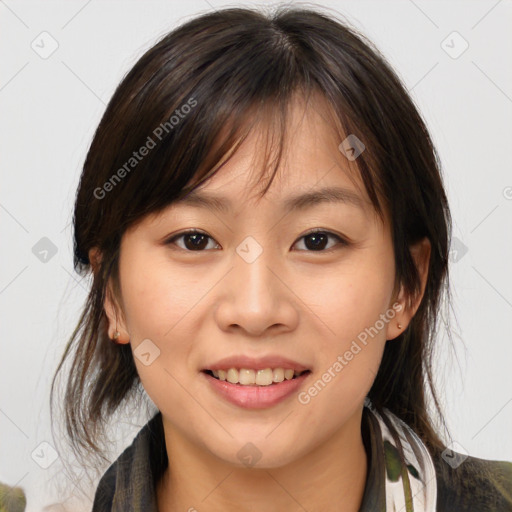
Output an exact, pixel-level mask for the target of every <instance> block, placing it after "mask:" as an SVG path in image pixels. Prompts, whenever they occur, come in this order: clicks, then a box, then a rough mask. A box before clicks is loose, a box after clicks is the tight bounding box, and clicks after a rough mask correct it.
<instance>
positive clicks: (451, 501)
mask: <svg viewBox="0 0 512 512" xmlns="http://www.w3.org/2000/svg"><path fill="white" fill-rule="evenodd" d="M448 454H449V456H448ZM448 454H447V453H445V456H444V458H443V456H442V453H437V454H435V455H434V456H433V457H432V459H433V462H434V465H435V468H436V475H437V510H438V511H439V512H444V511H446V512H448V511H454V510H456V511H458V512H465V511H468V512H469V511H474V510H478V511H479V512H512V463H511V462H505V461H495V460H485V459H479V458H476V457H467V458H466V456H465V455H462V454H460V453H457V452H451V451H450V452H448Z"/></svg>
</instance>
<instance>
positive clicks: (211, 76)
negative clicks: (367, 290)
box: [51, 7, 451, 455]
mask: <svg viewBox="0 0 512 512" xmlns="http://www.w3.org/2000/svg"><path fill="white" fill-rule="evenodd" d="M312 93H319V94H320V95H321V97H323V98H324V99H325V100H326V102H327V104H328V105H329V108H330V110H331V113H332V124H333V129H337V130H338V133H339V141H340V142H341V141H342V140H343V139H344V138H345V137H346V136H347V135H348V134H355V135H356V136H357V137H358V138H359V139H360V140H361V141H362V142H363V143H364V144H365V146H366V150H365V151H364V152H363V153H362V154H361V155H360V156H359V157H358V158H357V159H356V160H355V161H354V162H351V165H353V169H354V170H355V171H356V170H357V172H359V175H360V177H361V179H362V182H363V183H364V186H365V188H366V191H367V193H368V196H369V198H370V199H371V202H372V204H373V207H374V209H375V211H376V212H377V214H378V215H379V216H380V217H381V218H384V215H386V214H387V215H389V219H390V222H391V232H392V239H393V246H394V255H395V265H396V283H395V289H396V290H397V289H398V287H399V286H400V285H403V286H404V287H405V290H406V293H407V294H408V297H409V298H411V297H414V296H415V295H416V294H417V293H418V292H419V291H420V289H421V288H420V279H419V274H418V272H417V268H416V266H415V264H414V260H413V258H412V256H411V253H410V250H409V247H410V245H411V244H414V243H415V242H417V241H419V240H421V239H422V238H424V237H427V238H428V239H429V240H430V243H431V247H432V250H431V255H430V261H429V268H428V270H429V272H428V281H427V284H426V289H425V292H424V296H423V299H422V301H421V303H420V306H419V308H418V310H417V312H416V314H415V316H414V317H413V319H412V321H411V322H410V324H409V326H408V328H407V329H406V330H405V332H403V333H402V334H401V335H400V336H399V337H398V338H397V339H396V340H394V341H393V342H390V343H387V344H386V348H385V351H384V355H383V359H382V363H381V366H380V369H379V371H378V374H377V376H376V378H375V382H374V384H373V386H372V388H371V390H370V392H369V398H370V399H371V400H372V402H373V404H374V406H375V407H376V408H377V409H378V410H382V408H384V407H386V408H388V409H389V410H391V411H392V412H394V413H395V414H396V415H398V416H399V417H400V418H401V419H402V420H403V421H405V422H406V423H407V424H408V425H410V426H411V427H412V428H413V429H414V430H415V431H416V432H417V434H418V435H419V436H420V437H421V438H422V439H423V440H424V442H425V443H426V444H427V446H428V447H429V448H430V449H434V448H435V449H441V448H442V447H443V443H442V441H441V439H440V437H439V435H438V431H439V428H438V427H437V426H436V422H435V420H434V419H433V416H432V414H431V412H429V407H430V404H431V405H433V408H434V411H436V413H437V415H438V420H439V422H440V425H441V426H442V428H444V429H446V426H445V424H444V420H443V415H442V413H441V410H440V407H439V403H438V400H437V398H436V392H435V389H434V384H433V375H432V355H433V347H434V340H435V338H436V336H437V321H438V317H439V312H440V306H441V304H442V300H441V299H442V292H443V291H446V292H447V294H448V295H449V286H448V251H449V242H450V232H451V218H450V212H449V208H448V202H447V198H446V195H445V192H444V189H443V183H442V178H441V171H440V162H439V159H438V156H437V153H436V151H435V148H434V147H433V144H432V141H431V138H430V136H429V134H428V131H427V128H426V126H425V124H424V122H423V120H422V118H421V116H420V114H419V112H418V110H417V108H416V107H415V105H414V103H413V102H412V100H411V98H410V97H409V95H408V93H407V90H406V89H405V87H404V86H403V85H402V83H401V81H400V80H399V78H398V77H397V76H396V74H395V73H394V71H393V70H392V69H391V68H390V66H389V65H388V64H387V63H386V61H385V59H384V58H383V57H382V56H381V54H380V53H379V52H378V50H377V49H376V48H375V47H374V46H373V45H372V43H371V42H370V41H368V40H367V39H366V38H365V37H364V36H363V35H361V34H359V33H357V32H356V30H354V29H353V28H350V27H349V26H348V25H347V24H346V23H342V22H340V21H337V20H335V19H333V17H331V16H330V15H326V14H323V13H321V12H319V11H318V10H310V9H303V8H286V7H285V8H283V7H281V8H278V9H277V10H276V11H275V12H273V13H272V14H264V13H262V12H260V11H256V10H250V9H241V8H240V9H225V10H219V11H216V12H212V13H208V14H205V15H201V16H199V17H196V18H194V19H192V20H191V21H189V22H187V23H185V24H183V25H182V26H180V27H178V28H177V29H175V30H173V31H172V32H170V33H169V34H168V35H166V36H165V37H163V38H162V39H161V40H160V41H159V42H158V43H157V44H156V45H154V46H153V47H152V48H151V49H149V50H148V51H147V52H146V53H145V54H144V55H143V56H142V57H141V58H140V60H139V61H138V62H137V63H136V64H135V66H134V67H133V69H131V70H130V71H129V73H128V74H127V75H126V76H125V77H124V79H123V80H122V82H121V83H120V84H119V86H118V87H117V90H116V91H115V93H114V95H113V97H112V99H111V100H110V102H109V104H108V106H107V108H106V111H105V113H104V115H103V118H102V119H101V122H100V124H99V126H98V128H97V130H96V133H95V135H94V138H93V141H92V143H91V146H90V149H89V151H88V154H87V158H86V161H85V164H84V168H83V172H82V175H81V179H80V184H79V187H78V191H77V196H76V203H75V211H74V265H75V269H76V271H77V272H79V273H80V274H82V275H87V274H88V273H89V272H91V262H90V261H89V257H88V253H89V250H90V249H91V248H93V247H97V248H99V250H100V251H101V254H102V258H101V262H100V264H99V267H98V268H97V269H94V272H93V283H92V287H91V290H90V294H89V296H88V299H87V302H86V305H85V307H84V310H83V312H82V315H81V318H80V321H79V324H78V325H77V327H76V329H75V331H74V332H73V334H72V336H71V339H70V341H69V342H68V344H67V347H66V350H65V353H64V355H63V357H62V360H61V361H60V364H59V366H58V368H57V371H56V372H55V376H54V379H53V382H52V391H51V395H52V398H53V396H54V392H55V390H54V386H55V382H56V378H57V375H58V374H59V371H60V370H61V369H62V368H63V364H64V362H65V361H66V360H68V361H69V360H71V363H70V365H71V366H70V369H69V370H66V375H67V384H66V388H65V397H64V414H65V425H66V428H67V432H68V435H69V437H70V439H71V442H72V446H73V449H76V450H77V451H81V450H86V451H90V452H91V453H92V452H95V453H96V454H100V448H99V445H98V444H97V441H98V440H99V439H101V435H100V434H101V432H102V429H104V427H105V425H106V423H107V421H108V420H109V418H110V417H111V415H112V414H113V413H114V411H116V410H118V409H119V406H120V405H121V404H122V403H125V404H126V403H128V402H129V400H128V399H129V398H133V397H134V396H136V395H137V393H138V391H140V389H141V386H140V380H139V378H138V374H137V371H136V367H135V364H134V361H133V356H132V352H131V347H130V345H129V344H127V345H116V344H114V343H113V342H112V341H111V340H110V339H109V337H108V334H107V327H108V323H107V318H106V315H105V312H104V308H103V304H104V299H105V294H106V293H107V283H108V281H109V279H111V280H112V283H113V288H114V297H116V298H117V299H118V303H121V302H120V295H119V275H118V259H119V248H120V242H121V238H122V236H123V233H124V232H125V231H126V230H127V229H128V228H129V227H132V226H135V225H136V223H137V222H139V221H141V220H142V219H143V218H144V217H145V216H146V215H148V214H150V213H157V212H159V211H161V210H162V209H164V208H165V207H166V206H168V205H169V204H171V203H172V202H173V201H175V200H177V199H179V198H181V197H183V196H184V195H186V194H187V193H188V192H190V191H191V190H192V189H193V188H195V187H197V186H198V185H199V184H202V183H204V182H205V181H206V180H207V179H208V178H209V177H211V176H212V175H213V174H214V173H215V172H216V171H217V170H218V169H219V168H220V165H221V164H222V163H223V162H225V161H226V158H229V156H230V155H231V154H232V153H233V152H234V151H236V149H237V148H238V147H239V144H241V142H242V141H243V140H244V139H245V137H246V136H247V134H248V133H249V132H250V130H251V129H252V127H253V126H254V125H255V122H256V121H254V120H255V119H259V118H261V119H267V120H268V119H271V120H272V121H273V122H275V126H277V128H276V132H277V133H278V134H280V136H281V137H280V143H279V144H278V145H277V147H278V149H279V151H278V152H277V157H276V158H275V159H274V166H273V173H272V175H271V179H270V180H269V182H268V184H267V187H266V188H265V189H264V190H263V194H264V193H265V192H266V191H267V190H268V187H269V186H270V183H271V181H272V179H273V177H274V175H275V172H276V170H277V168H278V164H279V160H280V157H281V150H282V142H283V137H284V135H285V132H286V126H287V125H286V119H287V112H288V109H289V106H290V102H291V101H292V99H293V97H294V95H295V94H299V95H301V96H302V97H305V98H307V97H309V96H310V95H311V94H312ZM258 116H260V117H258ZM150 139H151V141H150ZM143 146H145V147H146V148H150V149H149V151H147V152H146V155H145V156H144V157H143V158H142V157H141V158H140V159H139V158H135V156H134V151H138V150H139V148H142V147H143ZM123 169H124V172H123ZM52 401H53V400H51V402H52ZM53 414H54V413H53V409H52V415H53ZM103 432H104V430H103ZM100 455H101V454H100Z"/></svg>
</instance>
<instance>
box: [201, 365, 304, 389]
mask: <svg viewBox="0 0 512 512" xmlns="http://www.w3.org/2000/svg"><path fill="white" fill-rule="evenodd" d="M202 372H203V373H205V374H206V375H209V376H210V377H213V378H214V379H216V380H218V381H226V382H229V383H230V384H234V385H237V386H257V387H260V386H262V387H263V386H265V387H268V386H275V385H278V384H279V383H281V382H284V381H289V380H295V379H297V378H299V377H301V376H303V375H306V374H309V373H311V370H303V371H297V370H293V369H284V368H265V369H263V370H251V369H247V368H240V369H237V368H228V369H225V370H222V369H219V370H208V369H205V370H202Z"/></svg>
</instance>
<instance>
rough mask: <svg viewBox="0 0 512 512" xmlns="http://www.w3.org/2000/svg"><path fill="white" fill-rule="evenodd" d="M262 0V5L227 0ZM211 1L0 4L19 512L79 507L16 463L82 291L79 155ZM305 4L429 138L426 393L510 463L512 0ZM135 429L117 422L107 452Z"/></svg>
mask: <svg viewBox="0 0 512 512" xmlns="http://www.w3.org/2000/svg"><path fill="white" fill-rule="evenodd" d="M262 4H265V5H266V6H269V5H270V3H268V2H249V3H247V2H246V3H238V2H237V3H232V4H229V5H231V6H233V5H237V6H239V5H262ZM226 5H228V4H224V3H222V2H220V1H214V0H208V1H205V0H201V1H199V0H197V1H196V0H190V1H188V2H186V5H184V4H183V3H182V2H175V1H167V2H156V1H139V2H128V1H122V2H121V1H118V2H114V1H108V2H107V1H102V2H100V1H99V0H92V1H91V0H89V1H74V0H72V1H70V0H67V1H65V2H64V1H60V2H51V1H45V2H23V1H14V0H5V1H0V20H1V29H0V51H1V62H2V66H1V70H2V72H1V75H0V109H1V111H0V119H1V148H0V154H1V172H2V175H1V176H2V186H1V191H0V219H1V223H0V230H1V232H0V233H1V234H0V236H1V240H2V249H3V251H2V256H3V263H2V265H1V266H0V307H1V312H2V322H1V326H0V329H1V331H0V340H1V344H2V345H1V347H2V348H1V356H0V361H1V365H2V366H1V371H0V389H1V397H0V481H3V482H5V483H9V484H11V485H14V484H17V485H20V486H22V487H23V488H24V489H25V491H26V493H27V496H28V505H27V511H29V512H31V511H39V510H42V509H43V508H44V507H45V506H47V505H48V504H50V503H57V502H60V503H63V504H65V506H66V507H67V508H64V505H62V506H61V508H55V509H54V510H89V509H90V506H91V504H90V502H88V500H87V499H85V498H80V499H79V500H77V499H76V498H73V495H74V494H77V493H75V492H74V491H73V487H72V486H71V488H69V486H68V488H67V489H65V490H62V491H61V492H60V493H59V491H58V489H57V488H58V487H59V486H62V485H63V482H64V481H66V479H65V478H63V477H62V470H61V460H60V459H57V460H56V461H55V462H54V463H53V464H52V465H51V466H50V467H49V469H46V470H45V469H42V468H41V467H40V466H39V465H38V464H37V463H36V462H35V460H34V459H33V458H32V457H31V454H32V453H34V450H35V453H36V454H40V456H41V457H43V458H44V457H50V456H51V451H48V450H50V448H48V447H47V446H46V445H42V446H41V445H40V443H42V442H48V443H50V444H51V445H52V446H55V443H54V441H53V440H52V438H51V433H50V419H49V408H48V393H49V383H50V379H51V376H52V374H53V372H54V370H55V367H56V364H57V362H58V359H59V358H60V356H61V354H62V352H63V349H64V345H65V343H66V341H67V339H68V337H69V335H70V334H71V332H72V330H73V328H74V326H75V324H76V322H77V320H78V312H79V310H80V307H81V306H82V303H83V301H84V300H85V297H86V290H87V286H88V282H87V281H80V279H79V278H78V276H77V275H76V274H75V273H74V271H73V268H72V231H71V225H70V222H71V218H72V205H73V199H74V194H75V190H76V187H77V184H78V179H79V175H80V171H81V166H82V164H83V161H84V158H85V154H86V151H87V148H88V145H89V143H90V141H91V138H92V136H93V133H94V130H95V128H96V125H97V123H98V122H99V120H100V117H101V115H102V113H103V111H104V108H105V105H106V103H107V102H108V100H109V98H110V96H111V95H112V93H113V91H114V88H115V87H116V85H117V84H118V83H119V81H120V79H121V78H122V76H123V75H124V74H125V73H126V72H127V71H128V70H129V69H130V68H131V66H132V65H133V64H134V63H135V61H136V59H137V58H138V57H140V56H141V55H142V53H143V52H144V51H145V50H146V49H147V48H149V47H150V46H151V45H152V43H154V42H155V41H156V40H157V39H158V38H159V37H160V36H161V35H163V34H164V33H165V32H167V31H168V30H170V29H172V28H173V27H175V26H176V24H177V23H178V22H181V21H184V20H186V19H189V18H190V17H192V16H194V15H196V14H199V13H202V12H206V11H209V10H212V9H214V8H220V7H222V6H226ZM303 5H307V4H303ZM309 5H313V4H309ZM321 5H323V6H325V7H328V8H332V9H335V10H337V11H338V12H339V13H340V14H341V15H343V16H345V17H346V18H347V19H348V20H349V21H350V22H351V23H352V24H353V25H354V26H356V27H358V28H360V29H361V30H362V31H363V32H364V33H365V34H366V35H367V36H368V37H369V38H370V39H371V40H373V41H374V42H375V43H376V44H377V46H378V47H379V48H380V49H381V51H382V52H383V53H384V55H385V56H386V57H387V58H388V60H389V61H390V63H391V65H392V66H394V68H395V69H396V70H397V72H398V74H399V75H400V76H401V77H402V79H403V81H404V83H405V84H406V86H407V88H408V89H409V90H410V91H411V94H412V96H413V99H414V100H415V102H416V103H417V105H418V106H419V108H420V110H421V112H422V114H423V116H424V117H425V119H426V121H427V124H428V127H429V129H430V130H431V133H432V136H433V139H434V142H435V144H436V146H437V149H438V151H439V153H440V156H441V160H442V164H443V172H444V177H445V183H446V188H447V192H448V195H449V200H450V203H451V208H452V214H453V218H454V231H453V235H454V237H456V239H457V240H456V241H454V246H453V247H452V248H453V249H454V251H453V253H452V258H451V259H452V262H451V273H452V285H453V296H454V300H455V304H454V307H455V313H456V319H455V320H452V324H453V338H454V340H455V342H456V344H457V352H456V357H455V356H450V354H449V351H448V349H447V346H448V339H447V337H446V336H445V335H444V333H443V332H441V333H440V337H439V343H440V345H441V353H440V357H439V367H438V368H439V369H438V378H439V382H440V394H441V395H442V396H443V397H444V401H445V407H446V412H447V419H448V424H449V426H450V428H451V431H452V433H453V437H454V439H455V440H456V441H457V442H458V443H459V444H460V445H461V446H462V447H463V448H464V449H465V450H467V451H468V452H469V453H470V454H471V455H473V456H478V457H482V458H489V459H502V460H503V459H505V460H512V436H511V435H510V432H512V429H511V427H512V372H511V371H510V365H511V362H512V339H511V335H510V332H511V330H512V229H511V223H512V222H511V221H512V171H511V168H512V167H511V163H512V151H511V142H512V115H511V114H512V68H511V63H512V35H511V32H510V27H511V26H512V3H511V2H510V1H506V0H501V1H471V2H469V1H464V2H455V1H451V2H448V1H435V2H434V1H430V2H427V1H419V0H415V1H412V0H401V1H393V2H392V1H382V0H381V1H361V0H360V1H358V2H356V1H342V0H338V1H324V2H323V3H322V4H321ZM43 31H47V32H48V33H49V34H50V35H51V38H53V39H54V40H55V41H56V42H57V43H58V48H57V50H56V51H55V52H54V53H53V54H52V55H51V56H49V57H48V58H46V59H43V58H41V57H40V55H39V54H38V53H36V51H34V50H33V49H32V47H31V44H32V43H33V42H34V43H33V44H34V46H36V45H38V46H36V47H39V49H40V50H39V51H40V52H41V51H43V47H44V48H45V49H46V50H48V48H50V44H51V39H50V38H49V36H44V35H43V36H41V35H40V34H41V33H42V32H43ZM453 31H457V32H458V33H459V34H460V35H461V36H462V37H463V38H464V39H465V40H466V41H467V43H468V44H469V47H468V49H467V50H466V51H465V52H464V53H462V54H461V55H460V56H459V57H458V58H452V56H450V55H449V54H448V53H447V52H446V51H445V49H448V48H447V47H446V45H449V46H451V47H452V48H451V50H449V49H448V50H449V51H451V52H452V54H453V53H454V52H457V50H459V49H460V48H462V47H461V44H462V41H461V40H458V39H456V36H453V35H452V36H450V37H449V38H448V39H447V40H446V38H447V37H448V36H449V35H450V34H451V33H452V32H453ZM454 37H455V38H454ZM43 38H45V39H43ZM444 40H446V42H445V43H444V44H442V42H443V41H444ZM43 237H47V238H49V239H50V240H51V242H52V243H53V244H54V245H55V246H56V249H57V253H56V254H55V255H54V256H53V257H51V258H49V259H48V261H47V262H42V261H40V259H39V258H38V257H36V255H35V254H34V253H33V251H32V248H33V247H34V246H35V245H36V243H38V241H39V240H40V239H41V238H43ZM466 249H467V252H466V253H464V251H465V250H466ZM464 347H465V348H464ZM141 422H142V419H141V418H139V419H137V418H128V419H127V420H126V422H125V423H123V429H122V431H123V437H122V438H121V439H120V443H119V446H117V447H116V450H117V452H120V450H121V449H122V448H124V446H126V445H127V444H128V443H129V442H130V441H131V439H132V437H133V436H134V435H135V433H136V432H137V431H138V429H139V428H140V426H141V425H142V423H141ZM45 450H46V451H45ZM43 454H44V456H43ZM54 484H55V485H54ZM78 501H79V502H80V503H82V507H80V506H79V505H78ZM47 510H49V508H48V509H47Z"/></svg>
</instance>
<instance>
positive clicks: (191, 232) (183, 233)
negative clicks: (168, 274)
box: [164, 229, 350, 253]
mask: <svg viewBox="0 0 512 512" xmlns="http://www.w3.org/2000/svg"><path fill="white" fill-rule="evenodd" d="M317 233H321V234H323V235H327V236H328V237H332V238H335V239H337V240H338V245H340V246H342V247H347V246H349V245H350V243H349V242H348V241H347V240H345V239H344V238H342V237H341V236H339V235H336V234H335V233H332V232H331V231H326V230H322V229H314V230H312V231H308V232H307V233H305V234H304V235H302V236H301V237H300V238H299V239H298V240H297V241H296V242H295V243H294V244H293V245H295V244H296V243H297V242H298V241H299V240H302V239H303V238H306V237H308V236H310V235H314V234H317ZM186 235H205V236H206V237H208V238H210V239H211V240H213V238H212V237H211V236H209V235H208V234H207V233H205V232H204V231H200V230H197V229H187V230H185V231H181V232H180V233H177V234H176V235H173V236H172V237H171V238H169V239H167V240H166V241H165V242H164V244H165V245H171V244H172V245H176V244H175V240H178V239H179V238H183V237H184V236H186ZM178 248H179V249H181V250H183V251H185V252H205V251H206V250H207V249H203V250H199V251H190V250H188V249H184V248H183V247H179V246H178ZM335 249H336V246H335V247H331V248H329V249H323V250H320V251H310V250H307V249H305V252H312V253H314V252H319V253H322V252H327V253H329V252H331V251H333V250H335Z"/></svg>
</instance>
